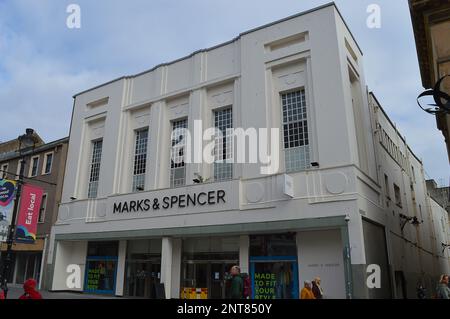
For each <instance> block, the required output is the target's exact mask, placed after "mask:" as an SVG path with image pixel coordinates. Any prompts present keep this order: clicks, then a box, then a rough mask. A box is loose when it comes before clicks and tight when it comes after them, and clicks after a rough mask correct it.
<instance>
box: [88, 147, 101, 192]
mask: <svg viewBox="0 0 450 319" xmlns="http://www.w3.org/2000/svg"><path fill="white" fill-rule="evenodd" d="M98 142H101V143H102V147H101V152H100V156H99V161H98V173H97V174H96V175H97V179H96V180H95V181H91V179H92V175H93V165H94V164H97V162H94V151H95V145H96V143H98ZM102 157H103V138H99V139H96V140H92V141H91V152H90V160H89V175H88V185H87V198H88V199H96V198H97V197H98V186H99V181H100V170H101V163H102ZM93 182H96V183H97V186H96V190H95V196H92V195H91V183H93Z"/></svg>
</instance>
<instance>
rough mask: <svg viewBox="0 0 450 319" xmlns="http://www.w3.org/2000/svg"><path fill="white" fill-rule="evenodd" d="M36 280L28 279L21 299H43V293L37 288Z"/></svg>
mask: <svg viewBox="0 0 450 319" xmlns="http://www.w3.org/2000/svg"><path fill="white" fill-rule="evenodd" d="M36 285H37V283H36V280H34V279H28V280H27V281H25V283H24V284H23V290H24V294H23V295H22V296H20V297H19V299H22V300H24V299H42V296H41V294H40V293H39V292H38V291H37V290H36Z"/></svg>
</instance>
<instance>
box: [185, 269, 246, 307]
mask: <svg viewBox="0 0 450 319" xmlns="http://www.w3.org/2000/svg"><path fill="white" fill-rule="evenodd" d="M237 264H238V261H217V260H215V261H186V262H185V265H184V276H183V279H182V285H181V286H182V289H181V290H182V291H184V292H183V294H182V298H184V299H198V298H208V299H226V291H225V287H226V283H225V279H226V277H227V274H228V272H229V271H230V269H231V267H232V266H233V265H237ZM194 292H195V293H194Z"/></svg>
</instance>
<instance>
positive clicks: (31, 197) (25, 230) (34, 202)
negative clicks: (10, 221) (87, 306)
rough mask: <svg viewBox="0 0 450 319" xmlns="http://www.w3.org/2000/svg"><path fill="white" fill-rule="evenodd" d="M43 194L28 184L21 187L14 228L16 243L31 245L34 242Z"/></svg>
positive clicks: (41, 190) (37, 188)
mask: <svg viewBox="0 0 450 319" xmlns="http://www.w3.org/2000/svg"><path fill="white" fill-rule="evenodd" d="M43 193H44V191H43V189H42V188H40V187H37V186H33V185H29V184H25V185H24V186H23V188H22V195H21V196H20V210H19V218H18V220H17V228H16V241H17V242H21V243H25V244H33V243H34V242H35V241H36V232H37V223H38V218H39V210H40V208H41V201H42V195H43Z"/></svg>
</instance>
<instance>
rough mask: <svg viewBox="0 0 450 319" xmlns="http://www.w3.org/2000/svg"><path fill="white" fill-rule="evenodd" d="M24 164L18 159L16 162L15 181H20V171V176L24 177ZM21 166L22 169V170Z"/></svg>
mask: <svg viewBox="0 0 450 319" xmlns="http://www.w3.org/2000/svg"><path fill="white" fill-rule="evenodd" d="M23 164H24V160H22V159H20V160H18V161H17V169H16V178H15V180H19V179H20V175H21V174H20V172H21V171H22V175H24V173H25V165H23ZM22 166H23V168H22Z"/></svg>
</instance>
